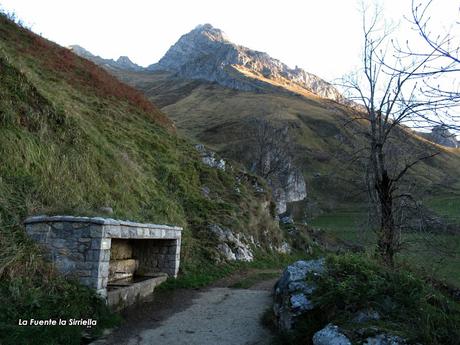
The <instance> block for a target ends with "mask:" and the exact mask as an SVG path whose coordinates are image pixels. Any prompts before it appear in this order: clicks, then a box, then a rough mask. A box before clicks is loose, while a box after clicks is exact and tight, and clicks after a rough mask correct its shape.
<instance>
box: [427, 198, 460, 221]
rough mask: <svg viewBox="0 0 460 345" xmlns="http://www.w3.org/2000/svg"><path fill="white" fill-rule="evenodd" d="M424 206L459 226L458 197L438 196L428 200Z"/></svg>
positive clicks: (459, 201) (459, 203) (459, 209)
mask: <svg viewBox="0 0 460 345" xmlns="http://www.w3.org/2000/svg"><path fill="white" fill-rule="evenodd" d="M425 203H426V206H427V207H429V208H430V209H432V210H433V211H435V212H436V213H438V214H439V215H441V216H444V217H446V218H447V219H449V220H450V221H452V222H455V223H457V224H460V197H459V196H439V197H432V198H429V199H428V200H427V201H426V202H425Z"/></svg>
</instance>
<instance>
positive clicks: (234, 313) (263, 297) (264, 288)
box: [93, 279, 275, 345]
mask: <svg viewBox="0 0 460 345" xmlns="http://www.w3.org/2000/svg"><path fill="white" fill-rule="evenodd" d="M274 282H275V280H274V279H271V280H266V281H263V282H258V283H257V284H255V285H254V286H252V287H251V288H249V289H232V288H228V287H220V286H219V285H217V286H214V287H211V288H207V289H201V290H176V291H169V292H164V293H163V294H160V295H157V296H154V298H153V300H152V301H150V302H146V303H144V304H140V305H138V306H136V307H134V308H131V309H130V310H128V311H127V314H125V320H126V322H125V323H124V325H123V326H122V327H121V328H120V329H117V330H115V332H113V333H112V334H111V335H110V336H108V337H107V338H106V339H100V340H99V341H96V342H95V343H93V344H97V345H108V344H110V345H118V344H121V345H211V344H212V345H262V344H270V340H271V338H272V336H271V333H270V331H268V330H267V329H265V328H264V327H263V326H262V324H261V317H262V315H263V313H264V311H265V310H266V309H267V308H269V307H270V306H271V305H272V296H271V289H272V287H273V284H274ZM225 285H227V284H225ZM227 286H228V285H227Z"/></svg>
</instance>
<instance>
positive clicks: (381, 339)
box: [364, 334, 407, 345]
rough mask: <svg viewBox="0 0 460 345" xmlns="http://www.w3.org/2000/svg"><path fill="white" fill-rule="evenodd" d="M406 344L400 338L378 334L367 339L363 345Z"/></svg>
mask: <svg viewBox="0 0 460 345" xmlns="http://www.w3.org/2000/svg"><path fill="white" fill-rule="evenodd" d="M406 344H407V342H406V340H404V339H403V338H401V337H398V336H396V335H390V334H379V335H376V336H375V337H370V338H367V339H366V340H365V342H364V345H406Z"/></svg>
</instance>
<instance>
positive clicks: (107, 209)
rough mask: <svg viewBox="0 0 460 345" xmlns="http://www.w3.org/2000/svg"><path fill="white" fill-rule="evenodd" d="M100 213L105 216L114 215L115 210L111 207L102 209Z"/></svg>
mask: <svg viewBox="0 0 460 345" xmlns="http://www.w3.org/2000/svg"><path fill="white" fill-rule="evenodd" d="M99 211H101V213H103V214H113V208H111V207H109V206H105V207H101V208H100V209H99Z"/></svg>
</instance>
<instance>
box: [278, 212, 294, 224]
mask: <svg viewBox="0 0 460 345" xmlns="http://www.w3.org/2000/svg"><path fill="white" fill-rule="evenodd" d="M279 217H280V223H281V224H293V223H294V219H292V216H291V215H289V214H280V216H279Z"/></svg>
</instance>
